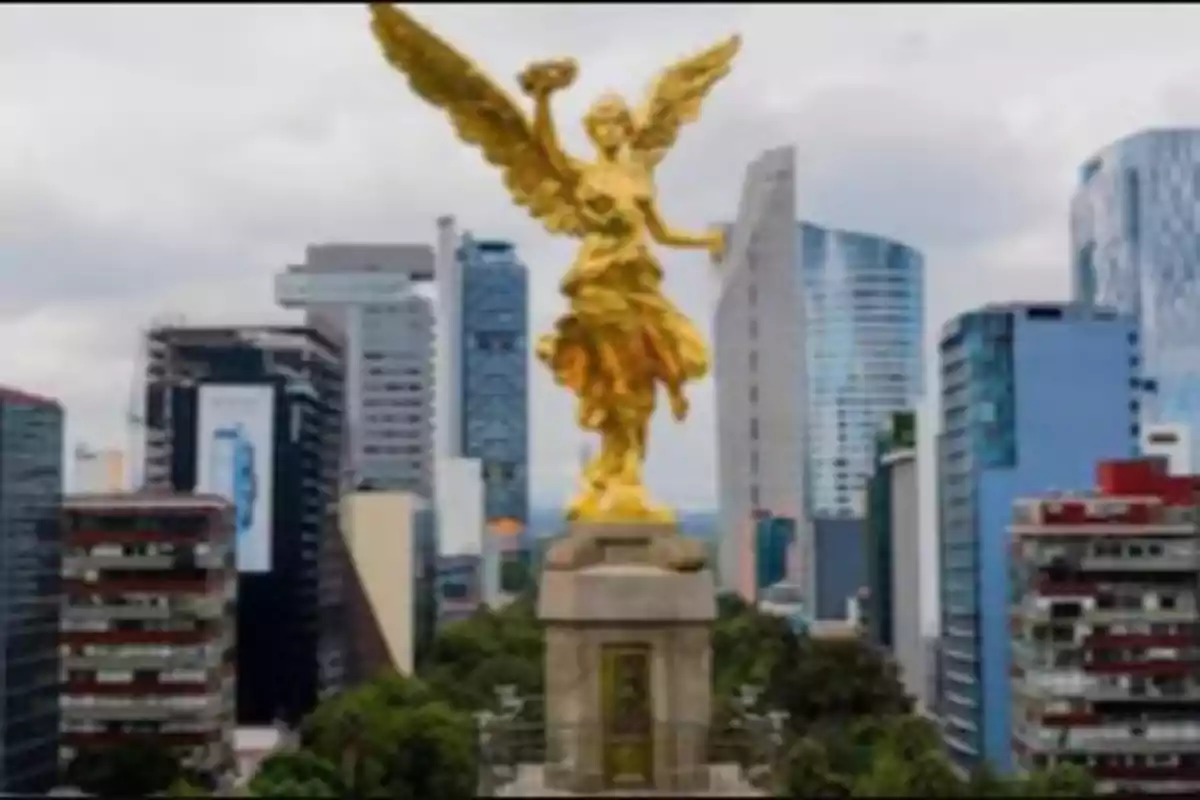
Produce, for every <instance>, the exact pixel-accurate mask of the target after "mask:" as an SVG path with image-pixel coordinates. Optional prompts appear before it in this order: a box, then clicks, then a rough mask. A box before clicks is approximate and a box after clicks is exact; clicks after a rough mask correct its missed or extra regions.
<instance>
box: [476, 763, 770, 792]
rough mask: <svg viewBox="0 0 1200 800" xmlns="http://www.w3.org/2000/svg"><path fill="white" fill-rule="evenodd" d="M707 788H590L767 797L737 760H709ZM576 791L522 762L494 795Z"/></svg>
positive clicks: (540, 767) (539, 769)
mask: <svg viewBox="0 0 1200 800" xmlns="http://www.w3.org/2000/svg"><path fill="white" fill-rule="evenodd" d="M707 770H708V778H707V780H706V781H705V783H706V785H707V787H708V788H706V789H703V790H698V791H694V792H660V791H656V790H653V789H650V790H646V789H643V790H637V791H622V790H619V789H616V790H611V791H604V792H594V793H591V796H593V797H769V796H770V795H768V794H767V793H766V792H764V791H763V790H762V789H759V788H757V787H756V786H752V785H751V784H750V783H749V782H748V781H746V779H745V778H743V777H742V771H741V768H740V767H739V766H738V765H737V764H711V765H709V766H708V767H707ZM579 796H581V795H580V794H579V793H576V792H570V791H565V790H562V789H557V788H554V787H552V786H551V782H550V781H548V780H547V779H546V768H545V767H543V766H540V765H533V764H525V765H522V766H521V767H519V768H518V769H517V774H516V777H515V779H514V780H513V781H512V782H511V783H508V784H506V785H505V786H503V787H502V788H501V789H500V790H499V791H497V792H496V797H579Z"/></svg>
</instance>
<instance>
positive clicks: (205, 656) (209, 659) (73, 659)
mask: <svg viewBox="0 0 1200 800" xmlns="http://www.w3.org/2000/svg"><path fill="white" fill-rule="evenodd" d="M222 660H223V656H222V655H221V654H220V653H207V652H205V653H195V654H192V653H183V654H171V655H149V654H147V655H116V654H107V653H106V654H100V655H69V656H63V658H62V666H63V668H64V669H66V670H73V669H79V670H115V671H129V670H139V669H147V670H173V669H179V670H211V669H215V668H217V667H218V666H219V665H220V664H221V662H222Z"/></svg>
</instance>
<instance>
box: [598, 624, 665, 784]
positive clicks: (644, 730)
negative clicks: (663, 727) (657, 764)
mask: <svg viewBox="0 0 1200 800" xmlns="http://www.w3.org/2000/svg"><path fill="white" fill-rule="evenodd" d="M600 663H601V671H600V692H601V696H600V709H601V717H602V719H601V725H602V726H603V730H602V732H601V736H602V737H603V739H602V743H603V744H602V746H603V749H604V785H605V788H607V789H650V788H653V785H654V711H653V709H654V705H653V703H652V702H651V699H652V698H651V691H650V648H649V646H647V645H644V644H606V645H604V646H603V650H602V651H601V662H600Z"/></svg>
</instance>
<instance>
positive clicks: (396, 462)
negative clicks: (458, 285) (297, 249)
mask: <svg viewBox="0 0 1200 800" xmlns="http://www.w3.org/2000/svg"><path fill="white" fill-rule="evenodd" d="M434 274H435V257H434V250H433V248H432V247H429V246H428V245H419V244H321V245H311V246H309V247H308V249H307V252H306V259H305V263H304V264H300V265H296V266H290V267H288V268H287V270H286V271H285V272H283V273H281V274H279V275H277V276H276V279H275V299H276V302H278V303H279V305H281V306H283V307H284V308H300V309H304V310H305V311H307V312H308V317H309V320H310V322H311V323H312V324H315V325H319V326H321V327H334V328H337V329H339V330H340V333H341V334H342V337H343V341H344V344H345V365H346V367H345V368H346V384H345V385H346V412H345V413H346V423H347V438H348V446H347V454H348V456H349V458H350V460H351V464H350V467H351V469H352V472H353V476H354V480H355V481H356V482H357V483H358V484H359V485H363V484H367V485H370V486H371V487H373V488H377V489H397V490H403V491H411V492H416V493H417V494H419V495H421V496H423V497H430V496H431V495H432V493H433V484H434V466H433V459H434V440H433V437H434V420H433V417H434V367H433V364H434V305H433V302H432V301H431V300H430V298H429V297H427V296H425V294H426V293H423V292H422V291H421V290H420V287H421V285H422V284H425V285H429V284H431V283H432V281H433V280H434Z"/></svg>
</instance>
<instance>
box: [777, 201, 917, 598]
mask: <svg viewBox="0 0 1200 800" xmlns="http://www.w3.org/2000/svg"><path fill="white" fill-rule="evenodd" d="M798 236H799V239H800V242H799V248H798V251H799V256H800V259H799V261H798V263H797V267H798V269H799V272H800V275H801V278H802V280H803V285H804V294H805V298H804V302H805V311H804V319H805V345H806V348H807V356H808V468H807V470H806V472H805V474H806V475H807V477H808V481H809V491H808V501H809V510H810V513H811V514H812V515H813V516H815V517H855V518H861V517H863V516H865V508H864V507H863V490H864V488H865V486H866V481H867V479H868V478H869V477H870V474H871V472H872V469H873V464H872V460H873V458H874V448H875V436H876V434H877V432H878V431H879V429H880V427H881V426H882V425H884V423H885V422H886V421H887V419H888V417H889V415H890V414H892V413H893V412H896V411H902V410H904V409H906V408H912V407H913V405H914V404H915V403H916V401H917V400H918V399H919V398H920V396H921V394H922V387H923V369H922V364H921V362H922V358H921V348H922V346H923V339H922V337H923V334H924V327H925V302H924V259H923V258H922V256H921V254H920V253H918V252H917V251H916V250H914V249H912V248H911V247H908V246H907V245H904V244H901V243H899V242H895V241H892V240H890V239H885V238H883V237H880V236H874V235H871V234H866V233H854V232H851V231H840V230H830V229H826V228H821V227H818V226H816V225H813V224H811V223H807V222H801V223H799V225H798ZM818 579H819V578H818Z"/></svg>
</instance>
